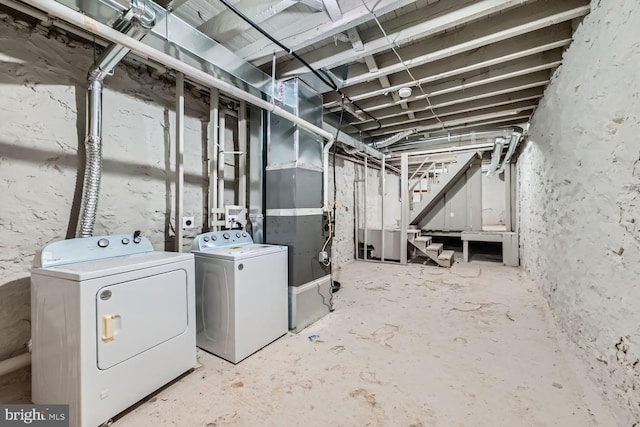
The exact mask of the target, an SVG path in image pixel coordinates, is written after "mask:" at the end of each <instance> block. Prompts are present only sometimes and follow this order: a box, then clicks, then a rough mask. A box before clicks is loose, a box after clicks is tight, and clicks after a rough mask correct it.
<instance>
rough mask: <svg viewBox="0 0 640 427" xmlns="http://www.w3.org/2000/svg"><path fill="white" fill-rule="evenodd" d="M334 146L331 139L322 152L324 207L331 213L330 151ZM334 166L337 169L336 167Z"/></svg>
mask: <svg viewBox="0 0 640 427" xmlns="http://www.w3.org/2000/svg"><path fill="white" fill-rule="evenodd" d="M332 146H333V139H331V140H330V141H329V142H328V143H327V144H326V145H325V146H324V149H323V150H322V180H323V182H322V192H323V194H322V207H323V208H324V210H325V211H326V212H329V150H330V149H331V147H332ZM333 166H334V167H335V165H333ZM334 203H335V200H334Z"/></svg>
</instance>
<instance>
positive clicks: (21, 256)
mask: <svg viewBox="0 0 640 427" xmlns="http://www.w3.org/2000/svg"><path fill="white" fill-rule="evenodd" d="M93 55H94V53H93V50H92V49H91V48H89V47H87V46H86V45H84V44H80V43H75V42H68V41H67V42H65V41H63V40H60V39H53V38H47V37H46V36H45V35H43V34H42V33H40V32H37V31H34V30H32V29H30V28H28V27H26V26H22V25H20V24H18V23H16V22H14V21H13V20H11V19H10V18H7V17H6V16H5V17H3V16H0V98H1V100H2V101H1V102H0V233H1V240H0V360H2V359H5V358H8V357H11V356H13V355H16V354H19V353H22V352H24V351H25V349H26V345H27V342H28V341H29V338H30V325H29V318H30V304H29V269H30V267H31V263H32V261H33V257H34V254H35V253H36V251H37V250H38V249H40V248H42V246H43V245H45V244H46V243H48V242H51V241H55V240H61V239H64V238H66V237H73V236H74V235H75V228H76V227H75V221H73V220H72V219H71V218H72V217H73V215H74V212H75V215H76V216H77V210H78V205H79V201H80V196H79V192H81V183H79V182H77V181H76V179H77V176H78V173H79V170H81V172H83V169H84V168H83V165H84V159H83V157H84V149H83V148H82V147H83V144H84V122H85V94H86V86H87V78H86V76H87V71H88V70H89V67H90V66H91V64H92V62H93ZM103 99H104V118H103V155H104V163H103V164H104V173H103V176H102V184H101V192H100V199H99V204H98V215H97V221H96V226H95V231H94V235H103V234H111V233H133V231H134V230H141V231H142V234H143V235H145V236H147V237H149V238H150V239H151V241H152V242H153V245H154V247H155V248H156V249H158V250H163V249H165V247H166V248H167V249H169V250H173V241H172V238H171V236H173V231H172V227H175V224H170V222H171V223H173V217H172V213H173V211H174V185H173V182H174V172H173V170H174V148H173V144H174V136H175V112H174V104H175V88H174V86H173V85H169V84H165V83H162V82H160V81H159V80H157V79H153V78H151V77H150V76H148V75H147V74H145V73H144V72H140V73H139V72H138V71H137V70H134V69H132V68H129V67H123V66H118V68H117V69H116V70H115V75H114V76H112V77H108V78H107V79H106V80H105V91H104V98H103ZM186 104H187V111H188V116H187V117H186V122H185V157H184V159H185V191H184V214H185V215H188V216H195V217H196V224H197V228H196V229H194V230H188V233H186V238H185V246H186V247H188V246H189V245H190V239H189V236H194V235H195V234H197V233H198V232H199V231H200V230H201V226H202V212H203V203H204V202H205V197H206V195H205V194H206V193H205V192H204V190H203V188H205V187H204V185H205V181H204V178H203V176H204V172H203V168H204V167H203V160H202V158H203V144H204V141H205V139H206V127H205V126H206V124H204V123H203V118H206V117H207V116H208V106H207V103H206V102H204V101H201V100H197V99H194V98H193V97H192V96H189V94H187V98H186ZM203 124H204V126H203ZM79 147H81V148H80V154H81V155H80V156H79V155H78V154H79V153H78V151H79ZM5 379H6V377H5ZM14 382H15V381H14ZM2 383H3V379H0V385H2ZM1 392H2V390H0V396H4V395H3V394H2V393H1ZM0 402H2V399H0Z"/></svg>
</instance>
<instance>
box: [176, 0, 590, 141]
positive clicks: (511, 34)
mask: <svg viewBox="0 0 640 427" xmlns="http://www.w3.org/2000/svg"><path fill="white" fill-rule="evenodd" d="M231 3H233V4H234V5H235V7H236V8H237V9H239V10H240V11H242V12H243V13H244V14H245V15H247V16H248V17H249V18H251V19H252V20H253V21H254V22H255V23H257V24H258V25H259V26H260V27H262V28H263V29H264V30H266V31H267V32H269V33H270V34H271V35H272V36H273V37H275V38H276V39H277V40H279V41H281V42H282V43H283V44H284V45H286V46H287V47H289V48H291V49H293V50H294V51H295V52H297V53H298V54H300V55H301V56H302V57H303V58H304V59H305V60H306V61H307V62H308V63H309V64H311V65H312V66H313V67H315V68H317V69H325V70H329V71H332V72H333V75H334V76H336V77H338V79H339V80H338V81H337V83H338V85H340V86H341V89H342V91H343V92H344V93H346V94H347V95H348V96H349V98H351V100H353V101H354V102H355V103H356V104H358V105H359V106H360V107H362V108H363V109H365V110H366V111H367V112H368V113H369V114H371V115H372V116H374V117H375V118H376V119H377V120H378V121H377V122H376V121H374V120H373V119H371V118H370V117H368V116H367V115H365V114H362V113H359V112H358V110H357V108H354V107H353V105H349V103H347V104H348V105H347V106H346V111H347V113H346V114H345V120H346V121H347V122H348V123H350V124H351V125H353V126H354V127H355V129H356V132H361V136H362V137H364V138H365V139H369V140H372V139H373V140H375V139H383V138H387V137H389V136H391V135H395V134H397V133H399V132H403V131H407V130H414V133H413V134H412V135H411V136H409V137H406V138H404V139H403V140H409V141H411V140H420V139H421V138H428V137H432V136H434V135H442V134H447V133H451V134H459V133H465V132H471V131H482V130H487V129H496V128H499V127H503V126H504V127H508V126H513V125H521V124H524V123H527V122H528V121H529V119H530V117H531V116H532V114H533V112H534V111H535V108H536V106H537V105H538V102H539V101H540V98H541V97H542V95H543V92H544V89H545V87H546V85H547V84H548V83H549V81H550V79H551V76H552V74H553V72H554V70H555V69H556V68H557V67H558V66H559V65H560V64H561V62H562V54H563V51H564V49H566V47H567V46H568V45H569V44H570V43H571V38H572V34H573V31H574V29H575V28H576V27H577V24H578V23H579V22H580V21H581V20H582V18H583V17H584V16H585V15H586V14H587V13H589V10H590V7H589V1H588V0H561V1H557V0H538V1H533V0H449V1H445V0H439V1H438V0H417V1H410V0H299V1H294V0H265V1H260V2H257V1H254V0H235V1H231ZM164 5H165V6H168V7H169V8H171V9H172V10H173V12H174V13H175V14H176V15H178V16H179V17H181V18H182V19H184V20H186V21H187V22H188V23H190V24H191V25H193V26H194V27H195V28H197V29H198V30H200V31H202V32H203V33H205V34H206V35H208V36H209V37H211V38H213V39H215V40H216V41H218V42H219V43H221V44H222V45H224V46H225V47H227V48H228V49H230V50H231V51H233V52H234V53H236V54H237V55H239V56H241V57H242V58H244V59H245V60H247V61H249V62H251V63H253V64H254V65H256V66H258V67H261V68H262V69H263V70H264V71H265V72H266V73H269V74H270V73H271V65H272V64H271V62H272V58H273V54H274V53H275V54H276V55H277V78H279V79H284V78H288V77H294V76H298V75H305V74H308V70H307V69H305V68H304V66H303V65H302V64H301V63H300V62H299V61H297V60H296V59H294V58H293V57H292V56H291V55H290V54H288V53H286V52H284V51H282V49H280V48H278V47H277V46H276V45H275V44H273V43H271V42H270V41H269V40H268V39H267V38H266V37H264V36H262V35H261V34H260V33H259V32H258V31H256V30H255V29H253V28H251V27H250V26H249V24H247V23H245V22H244V21H242V20H241V19H240V18H239V17H237V16H236V15H235V14H234V13H233V12H232V11H231V10H229V9H228V8H226V7H225V6H224V5H223V4H222V3H221V2H219V1H208V0H173V1H171V2H166V1H165V2H164ZM376 18H377V21H378V22H376ZM380 26H381V27H382V28H383V29H384V31H385V32H386V36H385V34H384V33H383V32H382V30H381V29H380ZM391 46H393V47H394V48H395V50H396V52H394V51H393V50H392V49H391ZM398 57H400V58H401V59H402V62H401V61H400V59H399V58H398ZM403 88H410V89H411V94H410V95H409V96H407V97H405V98H401V97H400V95H399V91H400V89H403ZM405 91H406V90H405ZM323 95H324V106H325V107H326V109H327V110H328V111H331V112H339V111H340V96H339V95H338V94H337V93H336V92H335V91H333V90H331V89H330V88H328V87H326V91H325V92H324V94H323Z"/></svg>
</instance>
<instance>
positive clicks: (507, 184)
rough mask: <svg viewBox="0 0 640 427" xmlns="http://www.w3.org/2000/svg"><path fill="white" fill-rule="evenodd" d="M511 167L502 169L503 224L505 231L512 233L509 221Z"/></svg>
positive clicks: (507, 166)
mask: <svg viewBox="0 0 640 427" xmlns="http://www.w3.org/2000/svg"><path fill="white" fill-rule="evenodd" d="M511 191H512V188H511V167H510V165H509V164H507V165H506V167H505V168H504V193H505V209H504V216H505V218H504V224H505V227H506V231H512V228H513V226H512V221H511Z"/></svg>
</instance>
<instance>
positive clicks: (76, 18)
mask: <svg viewBox="0 0 640 427" xmlns="http://www.w3.org/2000/svg"><path fill="white" fill-rule="evenodd" d="M24 3H26V4H29V5H31V6H33V7H36V8H38V9H40V10H43V11H45V12H47V13H48V14H49V15H50V16H55V17H56V18H60V19H63V20H65V21H67V22H68V23H70V24H73V25H76V26H78V27H80V28H83V29H84V30H86V31H88V32H90V33H92V34H95V35H97V36H100V37H103V38H105V39H107V40H109V41H111V42H113V43H118V44H120V45H122V46H124V47H127V48H129V49H130V50H131V51H132V52H134V53H136V54H138V55H141V56H143V57H145V58H149V59H152V60H154V61H157V62H160V63H161V64H163V65H165V66H167V67H170V68H173V69H174V70H175V71H177V72H180V73H183V74H184V75H186V76H189V77H190V78H192V79H194V80H196V81H197V82H199V83H200V84H203V85H206V86H207V87H214V88H217V89H219V90H221V91H223V92H226V93H228V94H229V95H232V96H234V97H236V98H238V99H241V100H244V101H247V102H248V103H250V104H252V105H255V106H256V107H259V108H262V109H264V110H267V111H270V112H272V113H273V114H275V115H276V116H280V117H282V118H283V119H286V120H289V121H290V122H292V123H294V124H296V125H298V126H300V127H302V128H305V129H307V130H308V131H310V132H312V133H315V134H316V135H320V136H321V137H323V138H324V139H326V140H327V141H328V144H327V145H329V148H330V146H331V144H332V143H333V140H334V138H333V135H332V134H331V133H329V132H327V131H325V130H323V129H321V128H319V127H318V126H316V125H314V124H312V123H310V122H308V121H306V120H303V119H301V118H300V117H298V116H296V115H295V114H292V113H290V112H288V111H286V110H284V109H283V108H281V107H278V106H276V105H274V104H272V103H270V102H268V101H265V100H264V99H262V98H260V97H258V96H255V95H252V94H250V93H248V92H245V91H244V90H242V89H240V88H237V87H236V86H234V85H232V84H231V83H227V82H225V81H224V80H221V79H219V78H217V77H214V76H212V75H211V74H208V73H206V72H204V71H201V70H198V69H197V68H195V67H192V66H191V65H189V64H186V63H184V62H182V61H180V60H179V59H176V58H174V57H173V56H170V55H167V54H166V53H164V52H161V51H159V50H157V49H154V48H152V47H150V46H148V45H146V44H144V43H142V42H140V41H138V40H135V39H133V38H131V37H129V36H126V35H124V34H122V33H121V32H119V31H117V30H114V29H113V28H111V27H109V26H107V25H104V24H103V23H101V22H98V21H96V20H95V19H93V18H90V17H88V16H86V15H83V14H81V13H80V12H77V11H75V10H73V9H71V8H68V7H67V6H64V5H62V4H60V3H58V2H56V1H53V0H24ZM328 173H329V161H328V150H327V148H326V147H325V161H324V165H323V174H324V181H325V183H328V180H329V177H328ZM328 200H329V198H328V191H325V192H324V200H323V202H324V206H325V207H327V206H328ZM176 228H177V227H176Z"/></svg>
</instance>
